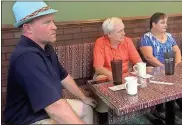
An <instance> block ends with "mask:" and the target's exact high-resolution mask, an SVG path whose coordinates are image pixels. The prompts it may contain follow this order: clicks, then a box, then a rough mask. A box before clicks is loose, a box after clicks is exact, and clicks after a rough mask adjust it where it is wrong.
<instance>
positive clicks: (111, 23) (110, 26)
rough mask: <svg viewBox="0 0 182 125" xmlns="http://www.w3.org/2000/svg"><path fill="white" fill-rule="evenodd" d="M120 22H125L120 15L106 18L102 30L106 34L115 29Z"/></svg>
mask: <svg viewBox="0 0 182 125" xmlns="http://www.w3.org/2000/svg"><path fill="white" fill-rule="evenodd" d="M118 23H123V21H122V19H120V18H118V17H111V18H108V19H106V20H105V21H104V22H103V24H102V30H103V32H104V35H108V34H109V33H110V32H112V31H113V30H114V27H115V25H116V24H118Z"/></svg>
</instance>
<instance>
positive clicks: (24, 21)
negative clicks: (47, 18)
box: [13, 9, 58, 27]
mask: <svg viewBox="0 0 182 125" xmlns="http://www.w3.org/2000/svg"><path fill="white" fill-rule="evenodd" d="M57 11H58V10H54V9H49V10H46V11H44V12H41V13H39V14H37V15H36V16H32V17H30V18H27V19H26V20H23V21H19V22H17V23H14V24H13V25H14V27H19V26H21V25H23V24H24V23H27V22H29V21H31V20H33V19H34V18H37V17H39V16H43V15H48V14H53V13H56V12H57Z"/></svg>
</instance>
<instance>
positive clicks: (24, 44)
mask: <svg viewBox="0 0 182 125" xmlns="http://www.w3.org/2000/svg"><path fill="white" fill-rule="evenodd" d="M13 12H14V15H15V18H16V23H15V24H14V26H15V27H21V28H22V32H23V34H22V36H21V39H20V41H19V43H18V45H17V47H16V48H15V51H14V52H13V53H12V57H11V59H10V66H9V72H8V85H7V102H6V109H5V115H4V118H5V122H6V124H33V123H34V124H92V123H93V110H92V107H95V101H94V100H93V99H91V98H89V97H86V96H85V95H84V94H83V93H82V92H81V90H80V89H79V88H78V86H77V85H76V84H75V82H74V80H73V78H72V77H71V76H70V75H69V74H68V73H67V72H66V70H65V69H64V68H63V67H62V66H61V65H60V63H59V62H58V58H57V56H56V53H55V51H54V50H53V48H52V47H51V45H50V44H49V43H52V42H55V41H56V29H57V27H56V26H55V24H54V15H53V14H54V13H55V12H57V10H54V9H51V8H50V7H49V6H48V5H47V4H46V3H45V2H43V1H41V0H39V1H34V2H30V1H19V2H15V4H14V5H13ZM62 86H63V87H64V88H66V89H67V90H69V91H70V92H71V93H73V94H74V95H75V96H77V97H78V98H80V99H81V100H71V99H63V98H62ZM91 106H92V107H91Z"/></svg>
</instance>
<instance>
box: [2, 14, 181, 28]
mask: <svg viewBox="0 0 182 125" xmlns="http://www.w3.org/2000/svg"><path fill="white" fill-rule="evenodd" d="M180 16H182V14H169V15H168V17H180ZM121 18H122V20H141V19H149V18H150V16H134V17H121ZM103 20H105V19H89V20H80V21H59V22H56V25H57V26H67V25H81V24H93V23H102V22H103ZM6 30H19V28H15V27H14V26H13V25H12V24H2V31H6Z"/></svg>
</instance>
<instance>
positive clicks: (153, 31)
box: [140, 12, 182, 116]
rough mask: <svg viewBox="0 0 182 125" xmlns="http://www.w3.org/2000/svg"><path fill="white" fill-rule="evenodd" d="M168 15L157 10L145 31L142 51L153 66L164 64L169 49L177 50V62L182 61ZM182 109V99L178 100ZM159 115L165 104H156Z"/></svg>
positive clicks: (141, 46)
mask: <svg viewBox="0 0 182 125" xmlns="http://www.w3.org/2000/svg"><path fill="white" fill-rule="evenodd" d="M167 19H168V17H167V15H166V14H164V13H160V12H157V13H155V14H153V15H152V16H151V18H150V32H148V33H145V34H144V36H143V37H142V38H141V42H140V52H141V54H142V55H143V57H144V59H145V61H147V63H148V64H149V65H151V66H154V67H156V66H164V53H165V52H167V51H174V52H176V59H175V63H176V64H178V63H179V62H181V51H180V49H179V47H178V46H177V44H176V41H175V39H174V38H173V37H172V35H171V34H170V33H167V32H166V29H167ZM176 102H177V104H178V106H179V108H180V110H181V111H182V99H177V100H176ZM156 109H157V112H156V113H155V114H156V115H157V116H160V112H162V110H163V104H160V105H157V106H156Z"/></svg>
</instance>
